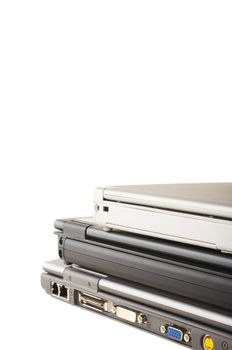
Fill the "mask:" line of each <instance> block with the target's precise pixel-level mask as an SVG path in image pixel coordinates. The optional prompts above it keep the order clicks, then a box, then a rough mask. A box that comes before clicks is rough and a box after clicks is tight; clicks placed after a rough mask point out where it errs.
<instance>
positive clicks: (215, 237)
mask: <svg viewBox="0 0 232 350" xmlns="http://www.w3.org/2000/svg"><path fill="white" fill-rule="evenodd" d="M95 220H96V224H98V225H102V226H106V227H109V228H113V229H118V230H122V231H128V232H136V233H138V234H142V235H147V236H153V237H157V238H161V239H166V240H172V241H176V242H181V243H186V244H191V245H197V246H201V247H206V248H211V249H218V250H221V251H223V252H227V253H232V221H229V220H220V219H217V218H210V217H204V216H197V215H191V214H185V213H181V212H174V211H167V210H161V209H155V208H152V207H143V206H139V205H130V204H125V203H120V202H110V201H102V202H98V203H96V205H95Z"/></svg>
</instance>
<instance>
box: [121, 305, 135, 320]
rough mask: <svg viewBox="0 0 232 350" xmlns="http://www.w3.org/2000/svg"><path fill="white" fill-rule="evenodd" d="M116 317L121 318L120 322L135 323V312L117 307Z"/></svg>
mask: <svg viewBox="0 0 232 350" xmlns="http://www.w3.org/2000/svg"><path fill="white" fill-rule="evenodd" d="M116 316H117V317H119V318H121V319H122V320H125V321H129V322H132V323H136V321H137V313H136V312H135V311H132V310H128V309H126V308H124V307H121V306H117V308H116Z"/></svg>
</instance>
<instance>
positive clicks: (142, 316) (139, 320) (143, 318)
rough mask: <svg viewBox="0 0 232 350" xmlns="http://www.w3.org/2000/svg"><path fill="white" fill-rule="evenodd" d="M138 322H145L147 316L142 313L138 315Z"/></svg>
mask: <svg viewBox="0 0 232 350" xmlns="http://www.w3.org/2000/svg"><path fill="white" fill-rule="evenodd" d="M138 323H147V316H146V315H144V314H139V315H138Z"/></svg>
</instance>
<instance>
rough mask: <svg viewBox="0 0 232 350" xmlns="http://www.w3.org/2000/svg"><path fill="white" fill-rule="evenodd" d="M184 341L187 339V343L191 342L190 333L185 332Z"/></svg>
mask: <svg viewBox="0 0 232 350" xmlns="http://www.w3.org/2000/svg"><path fill="white" fill-rule="evenodd" d="M184 341H185V343H189V342H190V335H189V334H188V333H185V334H184Z"/></svg>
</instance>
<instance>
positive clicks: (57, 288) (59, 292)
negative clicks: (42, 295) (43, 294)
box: [51, 282, 69, 300]
mask: <svg viewBox="0 0 232 350" xmlns="http://www.w3.org/2000/svg"><path fill="white" fill-rule="evenodd" d="M51 294H52V295H53V296H56V297H58V298H61V299H64V300H69V288H67V287H66V286H65V285H63V284H59V283H56V282H52V283H51Z"/></svg>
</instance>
